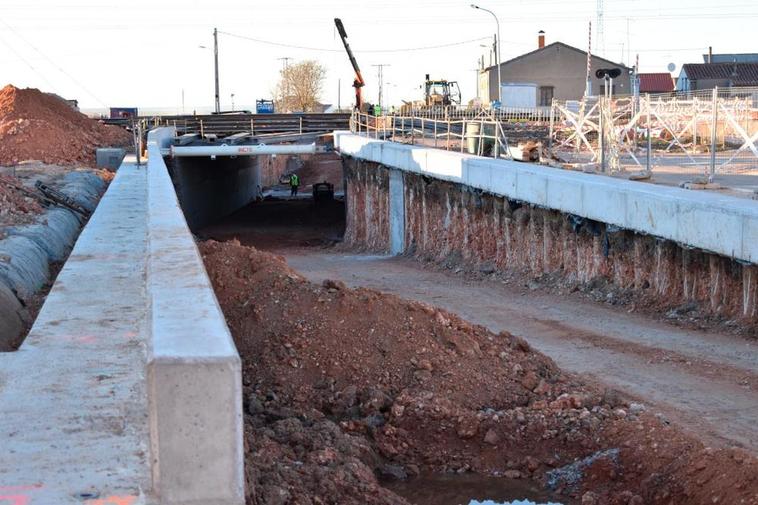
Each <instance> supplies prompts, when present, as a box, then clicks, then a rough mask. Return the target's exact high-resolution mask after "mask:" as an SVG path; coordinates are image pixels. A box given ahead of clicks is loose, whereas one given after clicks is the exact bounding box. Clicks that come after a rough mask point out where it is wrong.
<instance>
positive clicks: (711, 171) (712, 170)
mask: <svg viewBox="0 0 758 505" xmlns="http://www.w3.org/2000/svg"><path fill="white" fill-rule="evenodd" d="M711 103H712V105H711V107H712V108H713V111H712V114H711V163H710V167H709V168H708V182H713V177H714V176H715V175H716V140H717V137H718V119H719V112H718V111H719V109H718V107H719V88H718V86H716V87H715V88H713V97H712V101H711Z"/></svg>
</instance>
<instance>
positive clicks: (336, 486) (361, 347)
mask: <svg viewBox="0 0 758 505" xmlns="http://www.w3.org/2000/svg"><path fill="white" fill-rule="evenodd" d="M200 250H201V253H202V254H203V257H204V260H205V263H206V267H207V269H208V272H209V275H210V278H211V281H212V283H213V285H214V288H215V290H216V294H217V297H218V299H219V302H220V304H221V307H222V309H223V311H224V314H225V316H226V318H227V321H228V324H229V327H230V329H231V331H232V334H233V336H234V338H235V342H236V344H237V347H238V349H239V351H240V354H241V356H242V359H243V383H244V390H245V408H246V412H247V413H246V416H245V434H246V437H245V443H246V447H245V451H246V461H247V469H246V472H247V478H248V490H249V491H250V493H251V494H250V496H249V497H248V503H356V504H357V503H376V504H385V503H387V504H388V503H406V502H405V501H404V500H403V499H402V498H400V497H398V496H396V495H394V494H393V493H392V492H390V491H389V490H387V489H385V488H383V487H382V486H381V483H382V479H390V478H392V479H406V478H412V477H414V476H416V475H419V474H421V473H425V472H447V473H462V472H476V473H480V474H485V475H492V476H502V477H505V478H510V479H534V480H537V481H539V482H541V483H542V484H543V485H544V486H546V487H548V488H549V489H551V490H552V491H553V492H554V493H555V495H556V496H557V497H559V498H560V501H561V502H562V503H583V504H588V505H591V504H600V503H603V504H612V505H616V504H618V505H622V504H623V505H629V504H641V503H647V504H658V503H660V504H671V503H689V504H701V503H702V504H705V503H716V502H718V503H758V495H757V494H756V493H757V492H758V461H757V460H756V459H755V458H754V457H752V456H750V455H749V454H747V453H745V452H744V451H741V450H738V449H729V450H726V449H724V450H712V449H708V448H706V447H704V446H703V445H702V444H701V443H700V442H698V441H696V440H694V439H692V438H690V437H689V436H687V435H685V434H684V433H682V432H681V430H679V429H678V428H676V427H673V426H671V425H670V423H669V422H668V421H667V420H666V419H665V418H664V417H662V416H660V415H658V416H656V415H654V414H653V413H651V412H647V411H646V409H645V407H644V406H643V405H640V404H635V403H629V402H627V401H626V400H625V399H624V398H622V397H620V395H619V394H618V393H615V392H614V391H612V390H607V389H604V388H602V387H600V386H594V385H591V384H586V383H584V382H582V381H580V380H578V379H577V378H575V377H573V376H571V375H569V374H566V373H564V372H562V371H561V370H560V369H559V368H558V367H557V366H556V365H555V364H554V363H553V361H552V360H550V359H549V358H548V357H546V356H544V355H542V354H541V353H539V352H536V351H534V350H532V349H531V348H530V346H529V344H528V343H527V342H526V341H524V340H523V339H521V338H517V337H514V336H513V335H510V334H508V333H506V332H503V333H500V334H498V335H495V334H493V333H491V332H489V331H488V330H487V329H486V328H483V327H481V326H475V325H471V324H469V323H467V322H466V321H464V320H462V319H461V318H459V317H457V316H455V315H453V314H450V313H447V312H445V311H443V310H439V309H436V308H434V307H432V306H429V305H426V304H423V303H418V302H409V301H405V300H402V299H400V298H398V297H395V296H392V295H387V294H382V293H379V292H376V291H373V290H368V289H348V288H346V287H345V286H344V285H343V284H342V283H340V282H338V281H326V282H325V283H324V284H323V285H321V286H319V285H315V284H312V283H310V282H308V281H307V280H305V279H304V278H303V277H301V276H300V275H299V274H298V273H297V272H295V271H293V270H292V269H290V268H289V267H288V266H287V265H286V263H285V262H284V260H283V259H282V258H280V257H277V256H274V255H271V254H267V253H263V252H260V251H258V250H256V249H254V248H250V247H244V246H241V245H240V244H239V243H237V242H235V241H231V242H225V243H217V242H212V241H209V242H204V243H201V244H200ZM741 500H742V501H741Z"/></svg>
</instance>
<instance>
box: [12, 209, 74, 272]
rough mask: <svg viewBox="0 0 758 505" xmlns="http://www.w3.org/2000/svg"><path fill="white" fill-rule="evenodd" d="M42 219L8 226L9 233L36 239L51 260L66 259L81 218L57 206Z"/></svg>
mask: <svg viewBox="0 0 758 505" xmlns="http://www.w3.org/2000/svg"><path fill="white" fill-rule="evenodd" d="M40 221H41V222H39V223H36V224H31V225H25V226H14V227H12V228H8V229H7V234H8V235H9V236H10V235H18V236H21V237H26V238H28V239H30V240H32V241H34V242H35V243H36V244H37V245H38V246H40V247H41V248H42V249H43V250H44V251H45V253H46V254H47V258H48V261H49V262H59V261H63V260H65V259H66V257H67V256H68V252H69V250H70V249H71V246H72V245H73V244H74V241H75V240H76V236H77V234H78V233H79V220H78V219H77V217H76V216H75V215H74V213H73V212H71V211H69V210H66V209H62V208H57V207H56V208H52V209H50V210H48V211H47V212H46V213H45V215H44V216H43V218H42V219H41V220H40Z"/></svg>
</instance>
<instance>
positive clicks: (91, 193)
mask: <svg viewBox="0 0 758 505" xmlns="http://www.w3.org/2000/svg"><path fill="white" fill-rule="evenodd" d="M60 191H62V192H63V193H65V194H66V195H67V196H69V197H70V198H72V199H74V200H75V201H76V203H78V204H79V205H81V206H82V207H84V208H85V209H87V210H88V211H90V212H93V211H94V210H95V207H97V203H98V202H99V201H100V196H102V194H103V192H104V191H105V181H103V180H102V179H101V178H100V177H98V176H97V175H95V174H93V173H91V172H69V173H67V174H66V175H65V176H63V181H62V183H61V186H60Z"/></svg>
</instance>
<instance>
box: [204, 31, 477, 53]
mask: <svg viewBox="0 0 758 505" xmlns="http://www.w3.org/2000/svg"><path fill="white" fill-rule="evenodd" d="M219 33H221V34H223V35H228V36H230V37H235V38H238V39H243V40H249V41H251V42H257V43H259V44H268V45H271V46H278V47H287V48H290V49H303V50H305V51H321V52H327V53H341V52H343V50H342V49H330V48H325V47H307V46H298V45H295V44H285V43H282V42H274V41H271V40H264V39H257V38H255V37H248V36H245V35H239V34H236V33H230V32H223V31H219ZM488 39H489V37H479V38H476V39H470V40H461V41H458V42H449V43H447V44H439V45H434V46H422V47H410V48H397V49H364V50H356V51H355V52H356V53H400V52H408V51H427V50H430V49H442V48H445V47H453V46H462V45H464V44H471V43H473V42H481V41H482V40H488Z"/></svg>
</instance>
